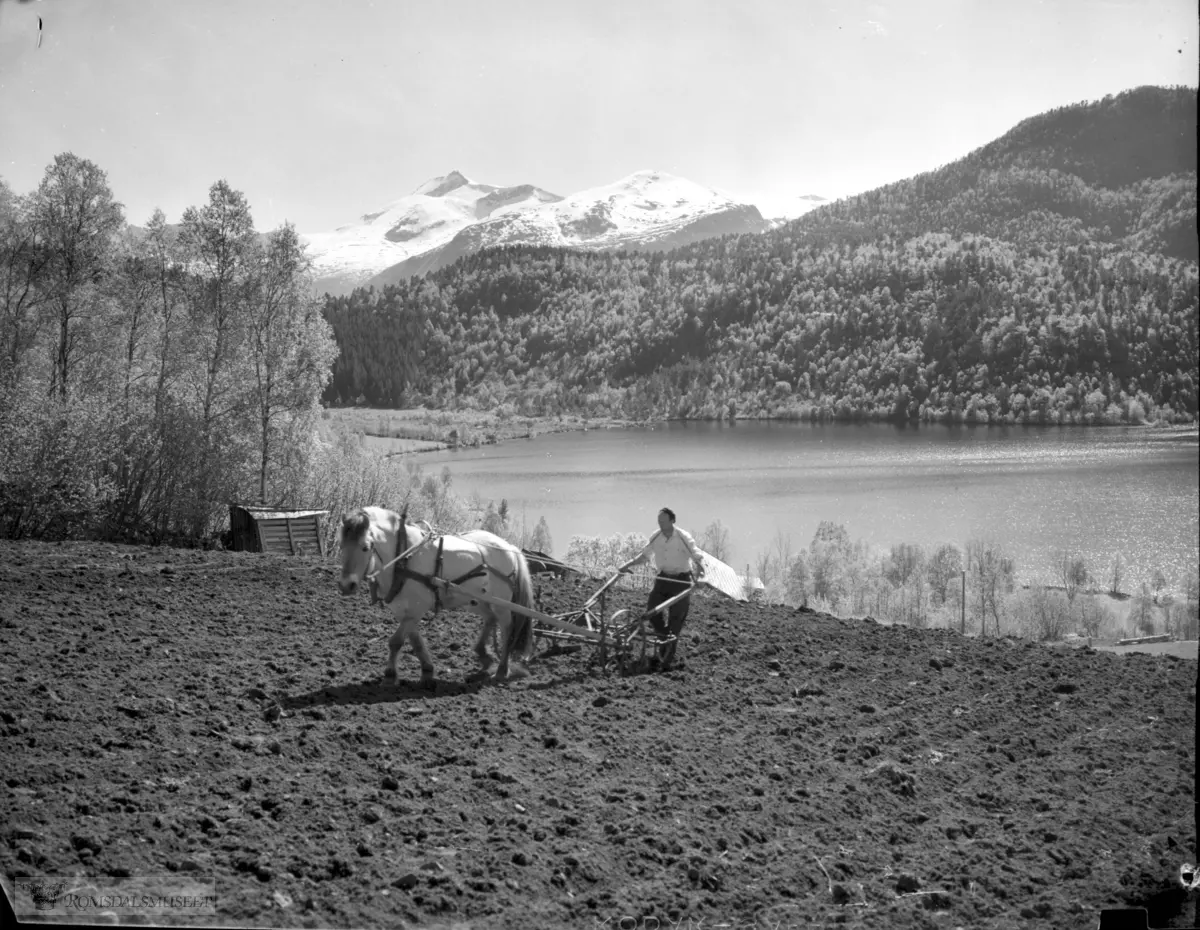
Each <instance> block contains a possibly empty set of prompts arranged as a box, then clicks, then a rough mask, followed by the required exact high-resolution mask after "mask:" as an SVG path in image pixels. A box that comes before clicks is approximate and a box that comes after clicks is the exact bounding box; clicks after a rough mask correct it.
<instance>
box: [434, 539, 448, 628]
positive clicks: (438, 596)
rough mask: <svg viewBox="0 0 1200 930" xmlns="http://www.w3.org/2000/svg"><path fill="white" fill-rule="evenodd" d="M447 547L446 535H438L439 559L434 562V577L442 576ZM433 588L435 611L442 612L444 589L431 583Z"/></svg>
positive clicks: (435, 612)
mask: <svg viewBox="0 0 1200 930" xmlns="http://www.w3.org/2000/svg"><path fill="white" fill-rule="evenodd" d="M445 547H446V537H445V536H439V537H438V551H437V561H435V562H434V563H433V577H434V578H441V577H442V552H443V550H444V549H445ZM431 587H432V588H433V612H434V614H440V613H441V612H442V589H441V588H440V587H438V586H437V585H431Z"/></svg>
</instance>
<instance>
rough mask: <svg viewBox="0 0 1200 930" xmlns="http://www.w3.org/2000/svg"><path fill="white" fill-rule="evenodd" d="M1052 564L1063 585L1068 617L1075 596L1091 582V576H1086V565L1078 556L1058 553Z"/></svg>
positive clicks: (1073, 604) (1073, 605)
mask: <svg viewBox="0 0 1200 930" xmlns="http://www.w3.org/2000/svg"><path fill="white" fill-rule="evenodd" d="M1054 564H1055V568H1056V569H1057V571H1058V578H1059V580H1060V581H1061V582H1062V585H1063V593H1065V594H1066V596H1067V615H1068V616H1070V614H1071V612H1072V610H1073V609H1074V607H1075V596H1076V595H1077V594H1078V593H1079V589H1080V588H1082V587H1084V585H1086V584H1087V583H1088V582H1089V581H1090V580H1091V576H1090V575H1089V574H1088V570H1087V563H1085V562H1084V560H1083V557H1082V556H1079V555H1074V554H1072V553H1068V552H1060V553H1058V555H1057V556H1056V557H1055V560H1054Z"/></svg>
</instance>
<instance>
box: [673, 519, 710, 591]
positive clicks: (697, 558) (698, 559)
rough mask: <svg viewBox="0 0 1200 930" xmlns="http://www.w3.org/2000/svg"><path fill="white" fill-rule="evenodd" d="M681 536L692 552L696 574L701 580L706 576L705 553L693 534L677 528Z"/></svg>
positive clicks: (697, 578)
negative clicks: (693, 537)
mask: <svg viewBox="0 0 1200 930" xmlns="http://www.w3.org/2000/svg"><path fill="white" fill-rule="evenodd" d="M675 532H677V533H678V534H679V538H680V539H682V540H683V544H684V545H685V546H687V550H688V552H689V553H691V556H692V561H693V562H695V563H696V571H695V576H696V580H697V581H699V580H700V579H701V578H703V577H704V553H703V552H701V551H700V547H699V546H697V545H696V540H694V539H692V534H691V533H688V532H686V531H684V530H680V529H676V530H675Z"/></svg>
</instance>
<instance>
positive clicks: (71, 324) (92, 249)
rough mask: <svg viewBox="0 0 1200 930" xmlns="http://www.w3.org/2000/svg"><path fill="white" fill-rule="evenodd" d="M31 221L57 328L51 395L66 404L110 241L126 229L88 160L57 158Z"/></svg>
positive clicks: (97, 301)
mask: <svg viewBox="0 0 1200 930" xmlns="http://www.w3.org/2000/svg"><path fill="white" fill-rule="evenodd" d="M33 222H34V227H35V230H36V235H37V237H38V240H39V244H40V246H41V247H42V248H43V249H44V250H45V260H46V264H45V296H46V300H45V302H44V305H43V306H44V307H45V308H46V310H47V312H48V316H49V318H50V320H51V322H52V325H53V327H54V333H55V335H54V339H53V348H52V356H51V377H50V393H51V395H52V396H56V397H58V398H59V400H62V401H66V400H67V397H68V394H69V392H70V387H71V380H72V376H73V374H74V373H75V369H76V366H77V365H78V363H79V361H80V355H81V349H82V347H83V345H84V342H85V340H84V338H83V337H84V336H86V335H87V334H88V333H87V330H88V328H89V326H91V325H93V324H94V323H95V322H96V321H95V317H96V316H98V315H99V312H100V308H101V306H102V295H101V293H100V286H101V284H102V283H103V280H104V277H105V273H106V271H107V269H108V266H109V259H110V256H111V250H112V240H113V237H114V236H115V234H116V233H117V232H118V231H119V230H120V229H121V228H122V226H123V225H124V222H125V219H124V215H123V213H122V210H121V205H120V204H119V203H117V202H116V201H114V200H113V196H112V191H111V190H109V187H108V176H107V175H106V174H105V173H104V172H103V171H101V170H100V169H99V168H98V167H97V166H96V165H94V164H93V163H92V162H90V161H88V160H87V159H86V158H80V157H78V156H77V155H73V154H72V153H70V152H66V153H64V154H62V155H56V156H55V158H54V163H53V164H52V165H50V166H49V167H48V168H47V169H46V174H45V176H44V177H43V178H42V182H41V184H40V185H39V187H38V189H37V192H36V193H35V194H34V197H33Z"/></svg>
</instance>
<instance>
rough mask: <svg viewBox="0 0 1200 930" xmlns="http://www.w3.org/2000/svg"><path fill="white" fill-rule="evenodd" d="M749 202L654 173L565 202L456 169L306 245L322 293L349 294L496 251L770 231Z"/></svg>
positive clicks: (650, 245) (640, 244)
mask: <svg viewBox="0 0 1200 930" xmlns="http://www.w3.org/2000/svg"><path fill="white" fill-rule="evenodd" d="M749 204H750V202H749V201H740V202H739V201H738V200H735V199H734V198H732V197H729V196H728V195H726V194H723V193H720V192H719V191H716V190H713V189H711V188H708V187H704V186H702V185H700V184H696V183H695V182H693V181H688V180H686V179H684V178H680V177H677V176H675V175H673V174H668V173H667V172H665V171H656V170H653V169H647V170H642V171H635V172H634V173H633V174H630V175H628V176H626V177H624V178H621V179H620V180H619V181H616V182H614V183H612V184H606V185H603V186H600V187H593V188H589V189H587V190H583V191H579V192H578V193H576V194H572V195H571V196H570V197H567V198H565V199H564V198H562V197H559V196H557V195H555V194H551V193H548V192H547V191H544V190H542V189H540V188H537V187H534V186H533V185H530V184H524V185H518V186H515V187H503V188H501V187H495V186H493V185H489V184H479V183H476V182H474V181H471V180H470V179H469V178H467V177H466V175H464V174H462V173H461V172H459V171H451V172H450V173H449V174H446V175H443V176H441V177H437V178H431V179H430V180H428V181H426V182H425V183H424V184H422V185H421V186H420V187H418V188H417V189H416V190H415V191H414V192H413V193H412V194H409V195H408V196H406V197H401V198H400V199H399V200H395V201H393V202H392V203H390V204H388V205H387V206H386V207H384V208H383V209H382V210H379V211H378V212H375V213H368V214H366V215H365V216H363V217H361V218H360V219H359V221H358V222H356V223H352V224H349V225H347V226H343V227H340V228H339V229H337V230H335V231H334V232H332V233H319V234H315V235H309V236H307V237H306V239H307V240H308V243H309V254H310V255H312V257H313V266H314V269H315V270H316V272H317V276H318V279H319V285H320V286H322V287H324V288H326V289H328V290H330V291H332V292H335V293H345V292H347V291H349V290H350V289H351V288H353V287H356V286H359V285H361V284H365V283H366V282H367V281H368V280H373V283H376V284H379V283H383V281H382V278H383V277H387V278H388V279H389V280H398V278H399V277H406V276H408V275H411V274H424V273H426V272H428V271H431V270H433V269H435V268H440V267H444V266H445V265H446V264H449V263H450V262H452V261H454V260H455V259H456V258H458V257H460V256H462V255H465V254H468V253H470V252H474V251H477V250H478V249H481V248H487V247H489V246H496V245H507V244H513V245H515V244H524V245H549V246H557V247H563V248H579V249H618V248H619V249H631V248H632V249H666V248H674V247H676V246H679V245H683V244H686V243H688V242H694V241H696V240H698V239H704V238H708V237H710V236H718V235H724V234H727V233H743V232H761V231H763V230H765V229H766V228H767V227H768V224H767V223H766V222H765V221H764V220H763V218H762V215H761V214H760V213H759V211H758V210H757V209H756V208H755V207H753V206H750V205H749ZM385 269H387V270H388V274H387V275H382V274H381V273H382V272H384V270H385Z"/></svg>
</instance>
